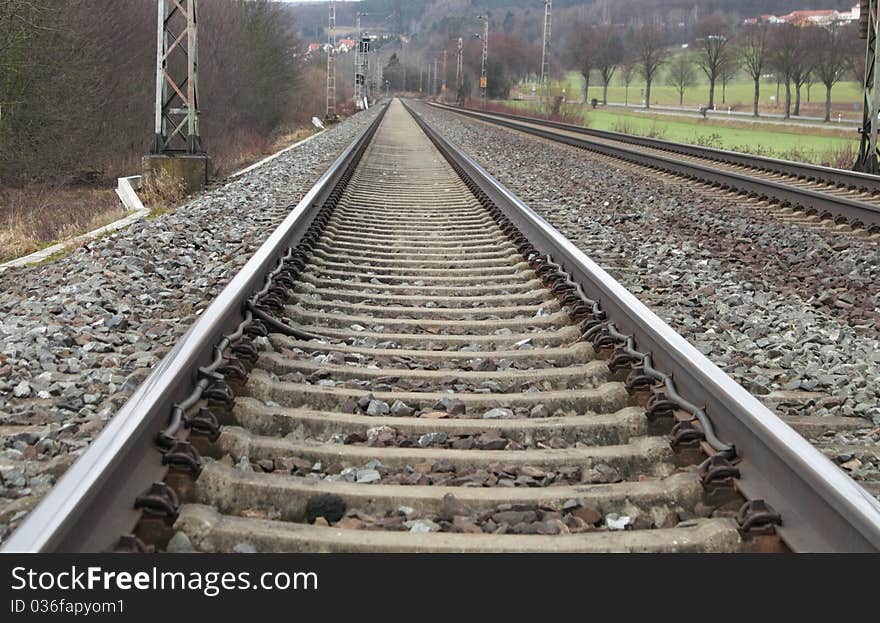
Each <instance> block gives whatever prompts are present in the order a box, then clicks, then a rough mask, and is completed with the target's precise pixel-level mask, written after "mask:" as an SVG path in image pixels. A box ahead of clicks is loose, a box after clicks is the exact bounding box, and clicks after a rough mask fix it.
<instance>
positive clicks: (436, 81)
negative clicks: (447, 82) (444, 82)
mask: <svg viewBox="0 0 880 623" xmlns="http://www.w3.org/2000/svg"><path fill="white" fill-rule="evenodd" d="M431 89H432V91H433V93H434V95H437V94H438V93H439V92H440V77H439V75H438V74H437V58H436V57H434V82H433V83H431Z"/></svg>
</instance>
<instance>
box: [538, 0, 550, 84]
mask: <svg viewBox="0 0 880 623" xmlns="http://www.w3.org/2000/svg"><path fill="white" fill-rule="evenodd" d="M552 23H553V0H544V44H543V46H542V47H541V94H542V96H545V97H547V99H548V100H549V98H550V89H549V79H550V75H549V74H550V44H551V37H552V34H551V28H552Z"/></svg>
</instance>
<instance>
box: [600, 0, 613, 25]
mask: <svg viewBox="0 0 880 623" xmlns="http://www.w3.org/2000/svg"><path fill="white" fill-rule="evenodd" d="M600 4H601V6H602V9H601V13H602V16H601V20H602V24H603V25H605V26H607V25H608V24H610V23H611V11H610V10H609V7H608V0H602V1H601V2H600Z"/></svg>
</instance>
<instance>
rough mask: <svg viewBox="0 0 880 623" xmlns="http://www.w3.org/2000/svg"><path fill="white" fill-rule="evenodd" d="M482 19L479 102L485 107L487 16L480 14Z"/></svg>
mask: <svg viewBox="0 0 880 623" xmlns="http://www.w3.org/2000/svg"><path fill="white" fill-rule="evenodd" d="M479 19H481V20H483V37H482V39H483V58H482V61H481V63H480V102H481V105H482V108H483V109H485V108H486V99H487V96H488V91H489V77H488V76H487V75H486V65H487V63H488V62H489V16H488V15H480V16H479Z"/></svg>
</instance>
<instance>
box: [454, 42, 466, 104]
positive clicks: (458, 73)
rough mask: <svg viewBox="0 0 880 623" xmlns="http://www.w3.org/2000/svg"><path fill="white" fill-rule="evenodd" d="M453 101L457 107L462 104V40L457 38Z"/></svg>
mask: <svg viewBox="0 0 880 623" xmlns="http://www.w3.org/2000/svg"><path fill="white" fill-rule="evenodd" d="M455 99H456V101H457V102H458V104H459V106H460V105H462V104H463V103H464V38H463V37H459V38H458V63H457V65H456V67H455Z"/></svg>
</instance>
